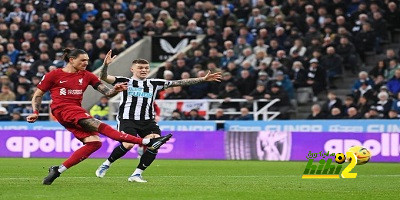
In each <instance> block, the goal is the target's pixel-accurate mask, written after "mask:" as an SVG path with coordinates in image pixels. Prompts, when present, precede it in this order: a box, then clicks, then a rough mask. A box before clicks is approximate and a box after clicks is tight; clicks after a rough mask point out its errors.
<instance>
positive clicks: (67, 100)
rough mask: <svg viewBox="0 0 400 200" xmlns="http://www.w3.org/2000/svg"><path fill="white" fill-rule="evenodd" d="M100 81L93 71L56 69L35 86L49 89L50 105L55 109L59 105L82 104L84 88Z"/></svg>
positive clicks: (44, 90)
mask: <svg viewBox="0 0 400 200" xmlns="http://www.w3.org/2000/svg"><path fill="white" fill-rule="evenodd" d="M99 83H100V79H99V78H98V77H97V76H96V75H94V74H93V73H91V72H89V71H86V70H83V71H79V72H76V73H67V72H64V71H62V69H56V70H53V71H51V72H50V73H48V74H46V75H44V76H43V78H42V81H40V83H39V84H38V85H37V88H39V89H40V90H42V91H43V92H46V91H50V96H51V99H52V100H53V102H52V103H51V105H50V107H51V109H52V110H55V109H57V108H59V107H62V108H66V107H68V106H82V104H81V103H82V98H83V93H84V92H85V90H86V88H87V87H88V86H89V85H91V86H92V87H94V86H96V85H97V84H99Z"/></svg>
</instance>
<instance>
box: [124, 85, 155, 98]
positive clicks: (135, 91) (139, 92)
mask: <svg viewBox="0 0 400 200" xmlns="http://www.w3.org/2000/svg"><path fill="white" fill-rule="evenodd" d="M128 96H134V97H144V98H151V97H152V96H153V94H152V93H149V92H143V88H135V87H131V86H129V87H128Z"/></svg>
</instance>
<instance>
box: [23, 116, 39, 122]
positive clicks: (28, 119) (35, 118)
mask: <svg viewBox="0 0 400 200" xmlns="http://www.w3.org/2000/svg"><path fill="white" fill-rule="evenodd" d="M38 117H39V115H37V114H30V115H28V117H26V121H28V122H29V123H33V122H35V121H36V120H37V119H38Z"/></svg>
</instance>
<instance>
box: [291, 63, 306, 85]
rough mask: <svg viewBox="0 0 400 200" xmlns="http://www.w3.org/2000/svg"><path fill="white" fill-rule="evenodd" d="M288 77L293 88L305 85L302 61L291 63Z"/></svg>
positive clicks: (304, 71)
mask: <svg viewBox="0 0 400 200" xmlns="http://www.w3.org/2000/svg"><path fill="white" fill-rule="evenodd" d="M289 78H290V80H291V81H292V84H293V87H294V88H295V89H297V88H301V87H305V86H307V83H306V82H307V72H306V70H305V69H304V67H303V63H301V62H300V61H296V62H294V63H293V65H292V70H291V71H290V72H289Z"/></svg>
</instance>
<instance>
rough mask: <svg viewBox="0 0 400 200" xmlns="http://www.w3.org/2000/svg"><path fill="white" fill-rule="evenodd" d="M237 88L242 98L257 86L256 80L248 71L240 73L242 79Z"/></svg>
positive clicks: (237, 83) (238, 81) (239, 80)
mask: <svg viewBox="0 0 400 200" xmlns="http://www.w3.org/2000/svg"><path fill="white" fill-rule="evenodd" d="M236 85H237V88H238V90H239V92H240V94H241V95H242V96H244V95H248V94H250V92H252V91H253V89H254V88H255V86H256V79H255V78H254V77H252V76H251V75H250V72H249V71H248V70H242V71H241V72H240V78H239V79H238V80H237V82H236Z"/></svg>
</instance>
